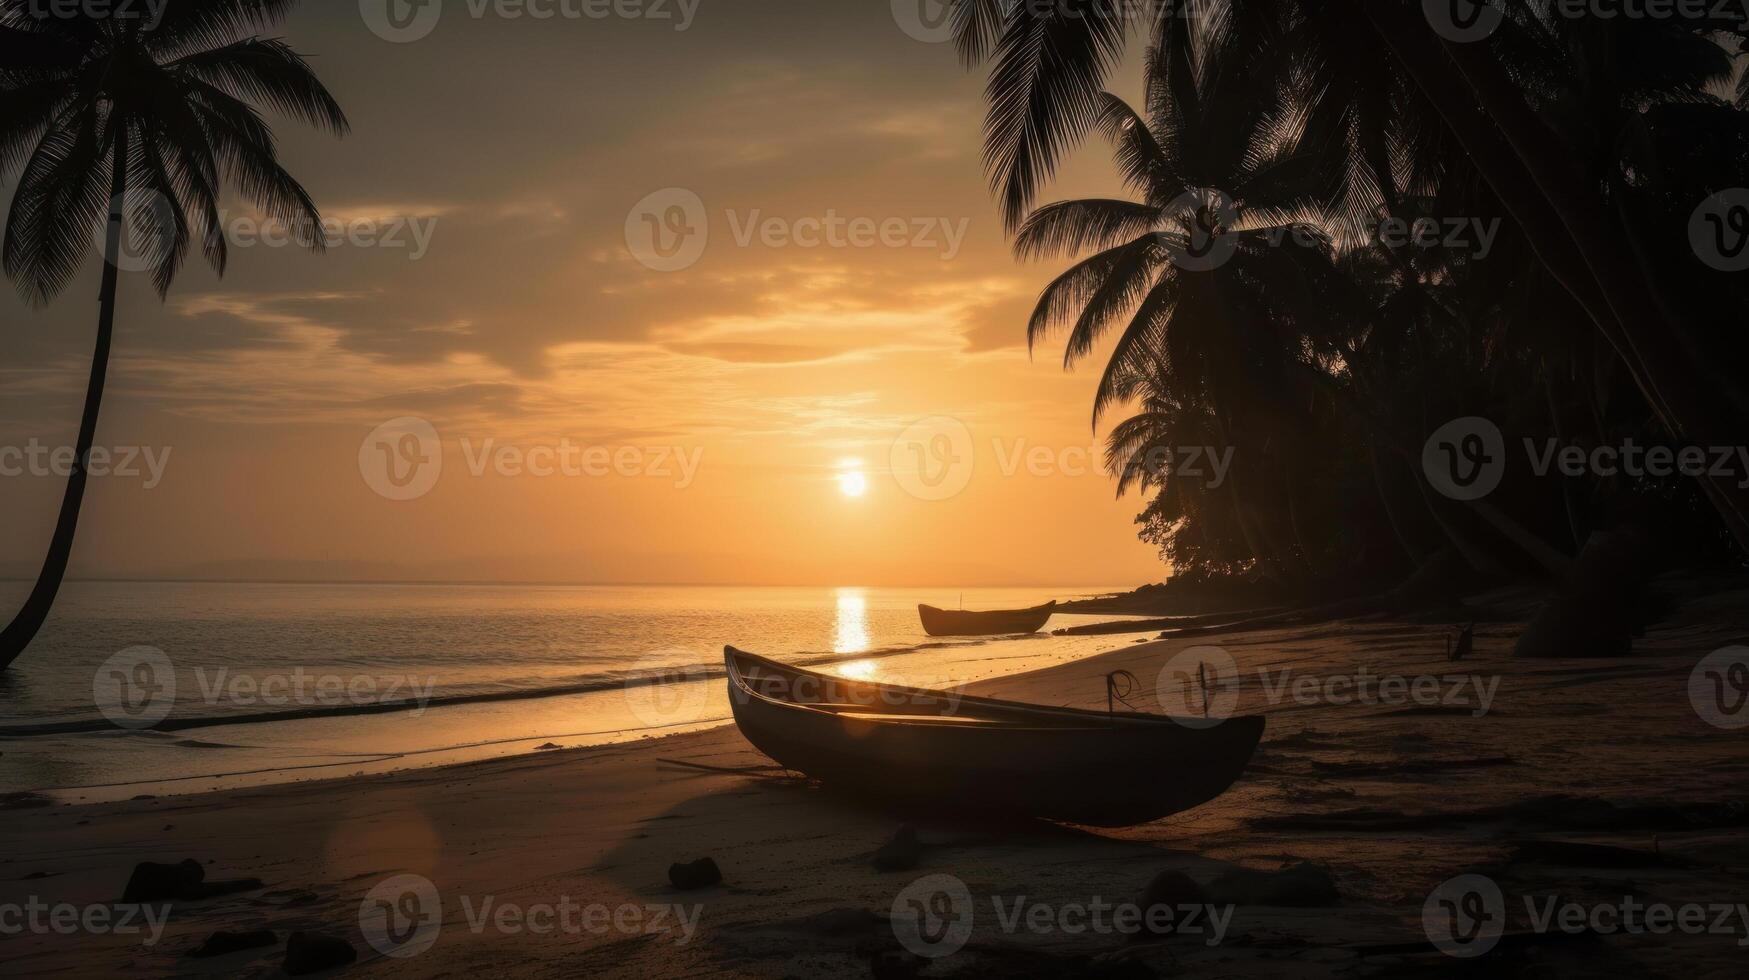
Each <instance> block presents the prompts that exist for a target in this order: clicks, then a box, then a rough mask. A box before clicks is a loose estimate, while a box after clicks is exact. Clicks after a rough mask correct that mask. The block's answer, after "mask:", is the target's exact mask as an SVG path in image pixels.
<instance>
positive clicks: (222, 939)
mask: <svg viewBox="0 0 1749 980" xmlns="http://www.w3.org/2000/svg"><path fill="white" fill-rule="evenodd" d="M277 942H279V937H278V936H275V935H274V934H273V930H271V929H255V930H253V931H250V932H226V931H224V930H222V929H221V930H220V931H218V932H215V933H213V934H212V935H210V936H208V937H206V942H203V943H201V944H200V945H199V946H196V947H194V948H193V949H191V950H189V951H188V955H190V956H193V957H196V958H200V959H204V958H206V957H209V956H225V955H228V954H230V953H236V952H240V951H242V950H245V949H260V948H261V947H263V946H272V945H273V944H274V943H277Z"/></svg>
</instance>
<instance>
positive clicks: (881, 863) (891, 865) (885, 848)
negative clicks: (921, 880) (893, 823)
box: [869, 824, 923, 871]
mask: <svg viewBox="0 0 1749 980" xmlns="http://www.w3.org/2000/svg"><path fill="white" fill-rule="evenodd" d="M922 857H923V844H922V843H921V842H920V841H918V840H917V828H915V827H913V826H911V825H910V824H905V825H904V826H902V827H900V828H899V829H898V831H897V832H896V833H894V834H893V837H892V839H891V840H889V841H887V842H886V843H885V844H882V845H881V846H880V848H879V849H877V850H876V851H875V852H874V857H872V858H870V859H869V863H870V864H872V865H874V866H875V870H876V871H909V870H910V869H912V868H915V867H916V866H917V862H918V861H919V860H921V859H922Z"/></svg>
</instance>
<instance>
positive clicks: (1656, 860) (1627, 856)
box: [1511, 840, 1689, 868]
mask: <svg viewBox="0 0 1749 980" xmlns="http://www.w3.org/2000/svg"><path fill="white" fill-rule="evenodd" d="M1654 843H1655V842H1654ZM1511 862H1512V863H1513V864H1558V865H1564V866H1566V867H1573V868H1656V867H1665V866H1670V867H1685V866H1688V864H1689V862H1687V861H1684V860H1682V859H1680V858H1673V857H1670V856H1668V855H1666V854H1664V853H1662V851H1659V850H1651V851H1641V850H1636V849H1634V848H1631V847H1616V846H1615V845H1613V844H1589V843H1585V842H1583V841H1568V840H1522V841H1515V842H1513V845H1512V857H1511Z"/></svg>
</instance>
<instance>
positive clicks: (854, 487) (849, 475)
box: [838, 470, 868, 497]
mask: <svg viewBox="0 0 1749 980" xmlns="http://www.w3.org/2000/svg"><path fill="white" fill-rule="evenodd" d="M838 492H839V493H842V494H844V495H845V496H846V497H860V496H862V495H863V494H865V493H867V492H868V477H867V476H865V475H863V472H862V471H861V470H847V471H845V472H843V473H840V474H838Z"/></svg>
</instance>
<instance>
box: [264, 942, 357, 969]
mask: <svg viewBox="0 0 1749 980" xmlns="http://www.w3.org/2000/svg"><path fill="white" fill-rule="evenodd" d="M357 959H358V951H357V950H355V949H353V948H352V944H351V943H349V942H347V941H346V940H344V939H341V938H340V937H338V936H329V935H325V934H323V933H320V932H294V933H292V934H291V935H290V936H288V937H287V938H286V941H285V962H284V963H282V964H280V969H282V970H284V971H285V972H286V975H288V976H293V977H298V976H303V975H304V974H306V973H315V972H316V971H318V970H329V969H333V968H334V967H337V966H345V965H346V964H348V963H351V962H353V961H354V960H357Z"/></svg>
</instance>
